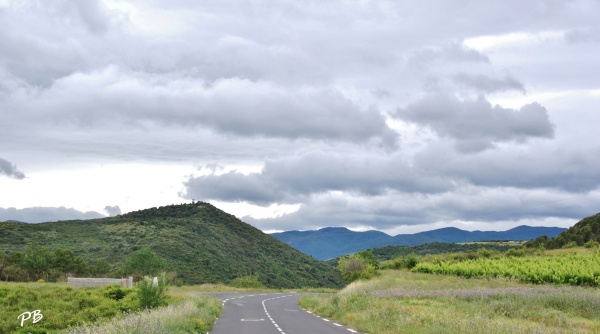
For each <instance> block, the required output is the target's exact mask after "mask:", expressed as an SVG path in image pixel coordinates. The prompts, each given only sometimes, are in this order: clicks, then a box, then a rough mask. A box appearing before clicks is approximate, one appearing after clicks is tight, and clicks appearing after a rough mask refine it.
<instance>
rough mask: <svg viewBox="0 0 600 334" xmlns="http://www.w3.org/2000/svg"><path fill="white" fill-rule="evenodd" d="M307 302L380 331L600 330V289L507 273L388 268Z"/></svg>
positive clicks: (335, 316)
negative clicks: (522, 279)
mask: <svg viewBox="0 0 600 334" xmlns="http://www.w3.org/2000/svg"><path fill="white" fill-rule="evenodd" d="M300 305H301V306H302V307H303V308H305V309H308V310H311V311H313V312H315V313H316V314H319V315H321V316H324V317H327V318H331V319H335V320H336V321H338V322H340V323H343V324H345V325H346V326H348V327H351V328H354V329H356V330H359V331H362V332H366V333H372V334H373V333H377V334H392V333H393V334H398V333H467V332H470V333H565V332H568V333H596V332H599V331H600V292H599V291H598V290H597V289H594V288H581V287H568V286H550V285H525V284H520V283H518V282H516V281H512V280H509V279H503V278H494V279H492V278H489V279H465V278H461V277H454V276H441V275H429V274H420V273H411V272H407V271H395V270H394V271H383V272H382V274H381V276H380V277H378V278H375V279H372V280H370V281H361V282H355V283H352V284H350V285H349V286H348V287H346V288H345V289H343V290H342V291H340V292H339V293H337V294H334V295H328V296H327V295H320V296H316V295H309V296H303V297H302V298H301V300H300Z"/></svg>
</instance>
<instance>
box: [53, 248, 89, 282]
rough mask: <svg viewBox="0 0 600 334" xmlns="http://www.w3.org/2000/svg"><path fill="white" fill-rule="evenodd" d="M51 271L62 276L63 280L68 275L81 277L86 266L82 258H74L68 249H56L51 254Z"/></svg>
mask: <svg viewBox="0 0 600 334" xmlns="http://www.w3.org/2000/svg"><path fill="white" fill-rule="evenodd" d="M52 269H54V270H55V271H57V272H59V273H60V274H63V275H64V276H65V279H66V278H67V275H68V274H69V273H72V274H77V275H82V274H84V273H85V272H86V271H87V266H86V264H85V261H83V259H82V258H80V257H78V256H75V254H74V253H73V251H72V250H70V249H68V248H58V249H56V250H55V251H54V253H52Z"/></svg>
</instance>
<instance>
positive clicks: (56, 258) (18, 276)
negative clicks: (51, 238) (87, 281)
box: [0, 244, 111, 282]
mask: <svg viewBox="0 0 600 334" xmlns="http://www.w3.org/2000/svg"><path fill="white" fill-rule="evenodd" d="M110 270H111V267H110V264H109V263H108V262H107V261H105V260H100V261H97V262H95V263H86V262H85V261H84V260H83V259H82V258H81V257H79V256H76V255H75V254H74V253H73V251H72V250H71V249H68V248H58V249H55V250H53V251H51V250H49V249H48V248H47V247H42V246H40V245H38V244H30V245H28V246H27V248H26V249H25V251H24V252H14V253H12V254H9V253H5V252H4V251H2V250H0V280H2V281H6V282H11V281H12V282H27V281H32V280H39V279H42V280H44V281H64V280H66V278H67V275H69V274H71V275H76V276H88V277H99V276H103V275H106V274H107V273H108V272H109V271H110Z"/></svg>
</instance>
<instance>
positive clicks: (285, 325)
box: [210, 293, 358, 334]
mask: <svg viewBox="0 0 600 334" xmlns="http://www.w3.org/2000/svg"><path fill="white" fill-rule="evenodd" d="M212 295H213V296H215V297H217V298H220V299H221V300H222V301H223V311H222V313H221V316H220V317H219V319H218V320H217V323H216V324H215V326H214V327H213V330H212V331H211V332H210V334H350V333H358V332H357V331H354V330H352V329H349V328H346V327H344V326H342V325H340V324H338V323H335V322H334V321H331V320H329V319H325V318H321V317H319V316H316V315H313V314H312V313H310V312H308V311H305V310H303V309H301V308H300V306H298V300H299V299H300V296H302V293H255V294H253V293H218V294H212Z"/></svg>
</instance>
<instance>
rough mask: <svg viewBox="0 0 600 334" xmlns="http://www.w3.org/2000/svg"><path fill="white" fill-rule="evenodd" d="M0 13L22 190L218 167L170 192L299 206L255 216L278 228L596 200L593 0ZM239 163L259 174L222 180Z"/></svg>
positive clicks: (208, 4) (596, 5)
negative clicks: (126, 171)
mask: <svg viewBox="0 0 600 334" xmlns="http://www.w3.org/2000/svg"><path fill="white" fill-rule="evenodd" d="M0 6H2V7H0V21H1V22H2V27H3V29H0V50H2V51H0V110H2V122H0V143H2V154H3V156H4V157H7V158H8V157H10V159H11V160H12V161H18V163H19V167H21V168H22V169H24V170H26V171H28V172H27V174H28V175H27V176H28V177H29V178H31V179H34V177H35V176H36V173H38V172H39V173H50V174H51V173H54V172H59V171H61V170H62V169H61V168H62V167H64V164H70V166H81V165H86V166H92V165H99V164H105V163H106V164H111V163H120V162H124V161H125V162H131V161H144V163H149V164H152V163H156V162H164V161H169V162H170V163H178V164H185V165H207V164H210V163H215V165H214V166H215V168H214V169H212V170H211V168H210V166H209V167H206V168H204V169H205V170H209V171H210V172H211V173H210V174H209V175H205V176H196V177H190V178H189V179H187V181H186V182H185V184H184V187H185V189H184V191H183V192H182V196H187V197H188V198H190V199H191V198H194V199H204V200H206V199H218V200H222V201H234V202H243V201H247V202H250V203H254V204H259V205H268V204H272V203H300V204H301V206H300V210H299V211H298V212H296V213H294V214H290V215H285V216H282V217H279V218H274V219H272V220H256V221H254V220H252V222H253V223H254V222H255V223H256V224H257V225H259V226H270V228H271V227H272V228H277V229H289V228H299V227H303V226H315V227H319V226H321V227H322V226H331V225H347V226H350V225H352V226H357V227H360V226H361V225H364V226H374V227H378V228H386V229H387V228H393V226H397V224H415V225H416V224H428V223H432V222H436V221H449V220H451V219H467V220H469V219H470V220H483V221H490V220H491V219H498V221H505V220H515V221H516V220H519V219H520V217H522V218H524V219H529V218H531V219H540V220H542V221H543V220H544V219H546V218H547V217H552V216H555V217H563V218H565V219H573V217H579V218H580V217H581V216H583V215H585V214H591V213H594V212H590V211H593V210H591V209H590V208H593V207H594V203H596V204H595V205H596V207H597V203H599V202H598V196H597V187H598V183H599V182H598V180H599V179H600V176H599V175H598V173H597V172H596V171H597V170H600V166H599V165H598V159H596V158H595V157H596V156H600V154H598V153H600V152H598V145H597V144H596V143H595V142H594V141H592V140H589V133H594V132H593V131H595V128H594V127H593V126H594V124H596V123H597V122H596V123H595V122H594V120H595V119H596V118H597V117H598V116H596V115H598V114H600V113H599V112H598V107H597V106H598V105H600V101H599V100H598V95H597V94H596V92H595V90H597V80H596V79H595V78H597V77H598V76H600V72H599V71H600V67H599V66H597V63H598V62H597V59H596V58H597V54H599V52H600V50H599V49H598V47H599V45H600V43H597V41H598V38H597V36H598V31H600V29H599V27H600V25H599V23H598V22H599V21H598V19H597V13H598V12H599V11H600V2H598V1H593V0H582V1H577V2H566V1H562V2H561V1H550V2H539V1H531V2H523V1H518V0H504V1H496V0H491V1H485V2H465V1H460V0H449V1H443V2H440V1H366V2H365V1H362V2H360V1H359V2H348V1H344V0H332V1H328V2H323V1H315V0H307V1H305V2H289V1H288V2H285V1H283V2H282V1H280V2H273V1H269V2H266V1H263V0H258V1H253V2H230V1H229V2H228V1H220V0H207V1H202V2H190V1H181V0H174V1H163V0H158V1H150V2H148V1H140V0H130V1H127V2H114V1H110V2H102V1H99V0H94V1H86V2H81V3H79V2H78V3H77V4H74V3H72V1H67V0H59V1H29V2H28V1H21V2H15V1H11V2H9V3H8V5H4V4H3V5H0ZM475 38H477V40H478V41H479V42H480V43H482V44H481V45H477V43H468V42H473V40H474V39H475ZM525 88H527V89H525ZM479 95H481V96H480V97H479V98H477V96H479ZM474 96H475V98H474ZM511 97H514V98H516V99H518V100H519V101H524V102H522V103H521V104H520V105H522V106H523V107H519V108H514V107H512V105H514V104H515V100H509V99H511ZM489 101H500V102H498V103H499V105H493V104H492V103H490V102H489ZM502 101H508V102H505V104H503V103H502ZM532 101H539V103H532ZM509 103H510V106H511V107H508V105H509ZM549 138H552V139H553V140H540V139H549ZM491 148H493V149H491ZM67 161H68V163H67ZM82 161H83V162H82ZM0 165H2V166H0V168H1V169H0V173H2V175H8V174H10V175H12V177H15V175H17V176H18V175H21V174H23V173H22V172H20V171H19V170H17V169H16V167H15V166H14V165H13V164H12V163H10V162H2V161H0ZM248 165H251V166H264V168H263V169H262V171H260V172H257V173H250V174H242V173H241V172H236V171H233V172H227V173H223V172H224V171H226V170H227V171H228V170H232V169H234V168H235V167H234V166H248ZM216 166H223V169H221V168H217V167H216ZM7 171H8V172H7ZM19 173H20V174H19ZM90 180H93V175H91V176H90ZM0 182H5V184H10V186H11V187H12V186H13V184H25V183H26V182H10V180H7V179H6V178H4V181H2V179H0ZM1 186H4V184H2V185H1ZM23 187H25V186H23ZM118 187H119V186H118V185H115V189H117V188H118ZM119 189H120V190H121V191H125V192H126V191H128V190H127V189H126V188H119ZM170 189H171V190H170V191H172V192H175V193H177V192H178V191H180V190H181V184H177V185H173V186H172V188H170ZM18 190H22V189H18ZM165 191H166V190H165ZM544 194H547V195H544ZM57 196H58V195H57ZM570 196H571V197H570ZM569 198H572V199H574V200H572V201H571V200H569ZM23 202H25V200H23ZM544 203H546V204H544ZM547 203H557V205H547ZM578 203H585V205H584V204H582V205H579V204H578ZM116 204H118V205H117V206H115V207H107V208H106V209H105V211H106V212H107V213H110V211H112V212H113V213H116V212H117V209H121V208H123V210H125V211H127V209H126V208H127V203H116ZM165 204H170V203H165ZM11 205H13V204H11ZM31 205H39V204H38V203H35V204H34V203H32V204H31ZM64 205H67V206H68V205H71V204H70V203H65V204H64ZM85 205H88V204H85ZM95 205H96V207H97V208H98V210H99V211H100V212H103V211H102V208H103V207H104V205H105V203H100V204H97V203H96V204H95ZM15 206H16V205H15ZM18 206H19V207H21V206H22V205H18ZM152 206H154V203H152ZM532 208H536V210H532ZM57 219H58V218H57ZM285 224H289V225H285ZM317 225H318V226H317Z"/></svg>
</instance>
